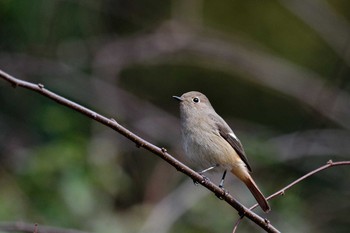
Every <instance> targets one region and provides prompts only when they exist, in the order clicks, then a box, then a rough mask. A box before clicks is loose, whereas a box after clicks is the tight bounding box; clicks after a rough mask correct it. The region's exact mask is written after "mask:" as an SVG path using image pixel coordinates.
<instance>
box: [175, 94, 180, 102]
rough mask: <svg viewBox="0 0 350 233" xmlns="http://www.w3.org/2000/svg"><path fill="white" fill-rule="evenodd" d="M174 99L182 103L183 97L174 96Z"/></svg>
mask: <svg viewBox="0 0 350 233" xmlns="http://www.w3.org/2000/svg"><path fill="white" fill-rule="evenodd" d="M173 98H174V99H176V100H178V101H180V102H181V101H182V98H181V97H178V96H176V95H174V96H173Z"/></svg>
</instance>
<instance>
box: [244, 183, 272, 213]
mask: <svg viewBox="0 0 350 233" xmlns="http://www.w3.org/2000/svg"><path fill="white" fill-rule="evenodd" d="M243 182H244V183H245V184H246V185H247V187H248V188H249V190H250V192H251V193H252V194H253V196H254V197H255V199H256V201H257V202H258V204H259V205H260V207H261V209H262V210H263V211H265V212H266V213H267V212H269V211H270V210H271V208H270V206H269V204H268V203H267V201H266V199H265V197H264V195H263V194H262V192H261V191H260V190H259V188H258V186H257V185H256V184H255V182H254V180H253V179H252V178H251V177H249V179H246V180H244V181H243Z"/></svg>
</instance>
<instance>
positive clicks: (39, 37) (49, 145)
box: [0, 0, 350, 233]
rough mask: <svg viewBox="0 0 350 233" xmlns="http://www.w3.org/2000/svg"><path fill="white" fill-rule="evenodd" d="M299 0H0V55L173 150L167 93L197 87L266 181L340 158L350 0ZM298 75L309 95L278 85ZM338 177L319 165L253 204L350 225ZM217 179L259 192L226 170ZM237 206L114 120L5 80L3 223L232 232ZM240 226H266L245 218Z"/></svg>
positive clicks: (281, 214)
mask: <svg viewBox="0 0 350 233" xmlns="http://www.w3.org/2000/svg"><path fill="white" fill-rule="evenodd" d="M310 2H313V4H309V1H305V2H304V1H300V0H292V1H283V0H280V1H277V0H268V1H264V2H261V1H242V0H237V1H234V0H222V1H219V2H218V1H204V0H188V1H184V0H180V1H175V0H173V1H151V0H140V1H130V0H113V1H112V0H101V1H93V0H82V1H76V0H51V1H44V0H32V1H24V0H0V69H1V70H3V71H5V72H8V73H9V74H11V75H13V76H15V77H17V78H20V79H24V80H27V81H30V82H34V83H43V84H44V85H45V87H46V88H48V89H50V90H52V91H54V92H56V93H58V94H60V95H62V96H65V97H66V98H68V99H71V100H73V101H76V102H78V103H80V104H82V105H84V106H86V107H88V108H91V109H93V110H94V111H96V112H98V113H101V114H103V115H105V116H107V117H110V118H112V117H113V118H114V119H116V120H117V121H118V122H119V123H121V124H122V125H123V126H125V127H126V128H128V129H130V130H131V131H133V132H135V133H136V134H138V135H140V136H141V137H143V138H144V139H146V140H148V141H150V142H151V143H153V144H155V145H158V146H160V147H166V148H167V150H168V151H169V152H170V153H171V154H172V155H174V156H175V157H177V158H178V159H179V160H181V161H184V162H186V161H185V160H184V158H183V156H182V153H183V151H182V149H181V139H180V126H179V120H178V104H177V103H176V102H175V101H173V100H172V98H171V96H173V95H181V94H182V93H184V92H186V91H190V90H198V91H201V92H203V93H205V94H206V95H207V96H208V97H209V98H210V100H211V102H212V105H213V106H214V107H215V109H216V110H217V112H218V113H219V114H220V115H222V116H223V117H224V118H225V119H226V120H227V121H228V123H229V124H230V125H231V126H232V128H233V129H234V130H235V132H236V134H237V135H238V136H239V137H240V139H241V141H242V143H243V145H244V146H245V150H246V152H247V154H248V157H249V160H250V161H251V165H252V167H253V170H254V173H253V176H254V177H255V179H256V180H257V183H258V184H259V186H260V187H261V189H262V190H263V191H264V193H265V194H266V195H269V194H272V193H273V192H275V191H277V190H279V189H281V188H282V187H284V186H286V185H287V184H289V183H290V182H292V181H294V180H295V179H297V178H299V177H300V176H302V175H304V174H306V173H307V172H309V171H311V170H313V169H315V168H317V167H319V166H322V165H323V164H325V163H326V162H327V161H328V160H330V159H332V160H333V161H339V160H349V155H350V147H349V146H348V143H347V142H348V140H349V139H350V133H349V129H350V125H349V124H348V123H347V121H346V119H347V117H349V118H348V119H350V114H349V113H348V111H347V107H350V105H349V104H350V102H347V100H349V101H350V97H349V91H350V81H349V75H350V69H349V64H350V58H349V54H350V26H349V25H350V22H349V20H350V2H349V1H346V0H335V1H310ZM296 6H297V7H296ZM303 12H304V15H305V14H306V15H308V16H310V18H313V17H314V18H313V19H315V18H316V19H317V17H320V18H322V19H325V21H326V22H330V25H325V24H322V21H321V23H319V24H316V26H315V24H312V23H310V22H309V21H308V20H307V19H306V18H305V17H304V18H303V17H302V16H301V15H302V14H303ZM305 12H306V13H305ZM314 22H315V21H314ZM347 26H349V27H347ZM330 28H331V29H334V30H333V31H330V30H329V29H330ZM323 33H324V34H323ZM327 38H328V39H329V38H338V41H337V40H328V39H327ZM210 46H211V48H214V51H215V52H216V53H212V54H211V53H210V52H208V51H209V50H206V49H208V48H209V47H210ZM336 48H338V49H336ZM339 48H340V49H339ZM213 54H215V55H213ZM236 55H237V56H238V59H237V58H233V56H236ZM240 56H241V57H240ZM243 56H244V57H243ZM257 57H260V58H261V57H262V58H263V59H262V60H261V62H262V61H264V62H265V61H268V62H271V63H269V64H273V65H271V66H267V65H266V66H263V67H264V68H265V70H264V72H266V73H267V74H270V75H271V77H273V78H272V79H271V80H270V81H269V82H266V73H264V74H263V73H262V71H261V68H259V64H262V63H261V62H259V60H257V59H256V58H257ZM243 58H246V59H243ZM235 59H236V60H235ZM233 61H235V62H233ZM264 64H265V63H264ZM266 64H267V63H266ZM281 67H282V68H283V69H282V68H281ZM279 69H282V70H283V72H284V73H283V72H282V73H281V74H291V76H289V75H285V76H284V75H281V76H279V75H278V74H280V70H279ZM260 73H261V75H260ZM295 74H298V75H297V76H295ZM293 75H294V76H293ZM299 75H300V76H299ZM264 77H265V78H264ZM300 78H301V79H300ZM264 80H265V81H264ZM299 80H311V81H310V82H308V84H310V83H311V85H310V86H305V85H304V84H305V82H300V81H299ZM317 85H320V86H321V87H322V88H321V89H319V92H316V91H315V89H314V87H317ZM295 86H297V87H298V88H297V89H299V90H301V91H300V92H299V93H303V91H304V92H305V99H303V98H298V97H297V96H296V95H294V94H293V93H297V91H296V92H293V93H291V92H288V90H289V89H288V87H295ZM282 87H283V88H282ZM330 90H331V94H329V93H330V92H329V91H330ZM308 92H309V93H308ZM308 95H310V96H314V97H315V100H314V101H313V102H312V103H311V104H310V102H309V101H308V100H307V98H308ZM338 98H343V100H344V102H340V103H338V102H337V100H338ZM339 106H340V108H342V107H343V108H344V109H345V110H344V111H342V112H340V113H339V112H335V111H336V109H337V108H338V107H339ZM328 113H329V114H328ZM332 116H335V118H336V119H343V120H340V121H338V120H336V119H335V118H332ZM337 117H340V118H337ZM344 119H345V120H344ZM210 178H211V179H212V180H213V181H218V180H219V179H220V175H219V174H217V175H215V174H214V175H211V177H210ZM349 181H350V169H349V167H347V166H342V167H335V168H331V169H328V170H325V171H323V172H321V173H318V174H316V175H314V176H312V177H311V178H309V179H307V180H305V181H303V182H301V183H299V184H298V185H296V186H294V187H293V188H292V189H290V190H289V191H287V192H286V195H284V196H282V197H277V198H275V199H273V200H271V201H270V204H271V207H272V211H271V213H269V214H263V213H261V211H260V210H258V209H257V213H259V214H261V215H262V216H263V217H266V218H268V219H269V220H270V221H271V223H272V224H273V225H274V226H276V227H277V228H278V229H279V230H281V232H349V229H350V220H349V217H348V216H349V214H350V202H349V200H350V185H349ZM226 185H227V189H228V190H229V191H230V193H231V194H232V195H234V196H236V197H237V199H239V200H240V201H241V202H242V203H243V204H245V205H247V206H249V205H250V204H253V203H254V200H253V198H252V196H251V195H250V193H249V191H248V190H247V189H246V188H245V187H244V186H243V185H242V184H240V183H239V182H237V180H236V179H234V178H232V177H230V178H229V181H227V184H226ZM237 219H238V215H237V213H236V211H235V210H234V209H232V208H230V207H229V206H228V205H227V204H225V203H224V202H222V201H220V200H218V199H217V198H216V197H215V196H214V195H213V194H211V193H210V192H209V191H208V190H206V189H204V188H202V187H199V186H194V185H193V184H191V180H190V179H189V178H187V177H186V176H184V175H183V174H182V173H179V172H177V171H176V170H175V169H174V168H172V167H171V166H170V165H168V164H166V163H165V162H164V161H162V160H161V159H159V158H158V157H156V156H155V155H153V154H151V153H150V152H147V151H145V150H143V149H138V148H137V147H136V146H135V145H134V144H133V143H132V142H131V141H129V140H127V139H125V138H123V137H122V136H121V135H119V134H118V133H116V132H114V131H112V130H111V129H108V128H106V127H105V126H102V125H100V124H98V123H96V122H94V121H92V120H91V119H88V118H86V117H84V116H82V115H81V114H79V113H76V112H73V111H72V110H70V109H68V108H66V107H63V106H60V105H59V104H57V103H55V102H53V101H51V100H49V99H47V98H45V97H43V96H40V95H38V94H37V93H34V92H31V91H28V90H25V89H22V88H15V89H14V88H12V87H11V86H10V85H9V84H8V83H6V82H5V81H1V80H0V228H1V226H4V225H6V224H8V223H14V222H25V223H29V224H33V226H34V223H38V224H39V229H40V226H43V225H47V226H54V227H60V228H71V229H77V230H81V231H86V232H104V233H108V232H114V233H115V232H142V233H144V232H157V233H158V232H159V233H161V232H170V233H172V232H184V233H195V232H203V233H212V232H232V228H233V225H234V223H235V221H236V220H237ZM33 228H34V227H33ZM1 229H2V228H1ZM1 229H0V232H2V231H1ZM3 232H7V231H5V230H4V231H3ZM238 232H262V230H261V229H260V228H259V227H257V226H255V225H254V224H253V223H251V222H250V221H249V220H244V221H243V222H242V224H241V225H240V226H239V229H238Z"/></svg>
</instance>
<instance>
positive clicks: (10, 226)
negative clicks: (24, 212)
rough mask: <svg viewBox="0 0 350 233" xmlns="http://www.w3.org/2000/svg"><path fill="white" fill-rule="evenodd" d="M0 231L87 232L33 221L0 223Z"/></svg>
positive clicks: (33, 232)
mask: <svg viewBox="0 0 350 233" xmlns="http://www.w3.org/2000/svg"><path fill="white" fill-rule="evenodd" d="M0 231H4V232H5V231H6V232H25V233H37V232H40V233H88V232H86V231H78V230H73V229H63V228H59V227H50V226H41V225H38V224H36V223H35V224H33V223H24V222H6V223H0Z"/></svg>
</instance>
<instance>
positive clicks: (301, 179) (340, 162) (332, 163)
mask: <svg viewBox="0 0 350 233" xmlns="http://www.w3.org/2000/svg"><path fill="white" fill-rule="evenodd" d="M346 165H350V161H339V162H333V161H332V160H329V161H328V162H327V164H325V165H323V166H321V167H319V168H317V169H315V170H313V171H311V172H309V173H307V174H306V175H304V176H302V177H300V178H299V179H297V180H295V181H293V182H292V183H290V184H289V185H287V186H286V187H284V188H282V189H281V190H279V191H277V192H275V193H274V194H272V195H270V196H269V197H267V198H266V199H267V200H270V199H273V198H275V197H277V196H282V195H284V194H285V192H286V191H287V190H288V189H290V188H291V187H293V186H294V185H296V184H298V183H300V182H301V181H303V180H305V179H306V178H308V177H310V176H312V175H314V174H316V173H318V172H320V171H323V170H326V169H328V168H331V167H336V166H346ZM257 206H258V204H255V205H253V206H252V207H250V208H249V209H250V210H253V209H255V208H256V207H257ZM242 219H243V217H241V218H240V219H238V221H237V222H236V224H235V226H234V228H233V231H232V233H234V232H236V229H237V227H238V225H239V223H240V222H241V220H242Z"/></svg>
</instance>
